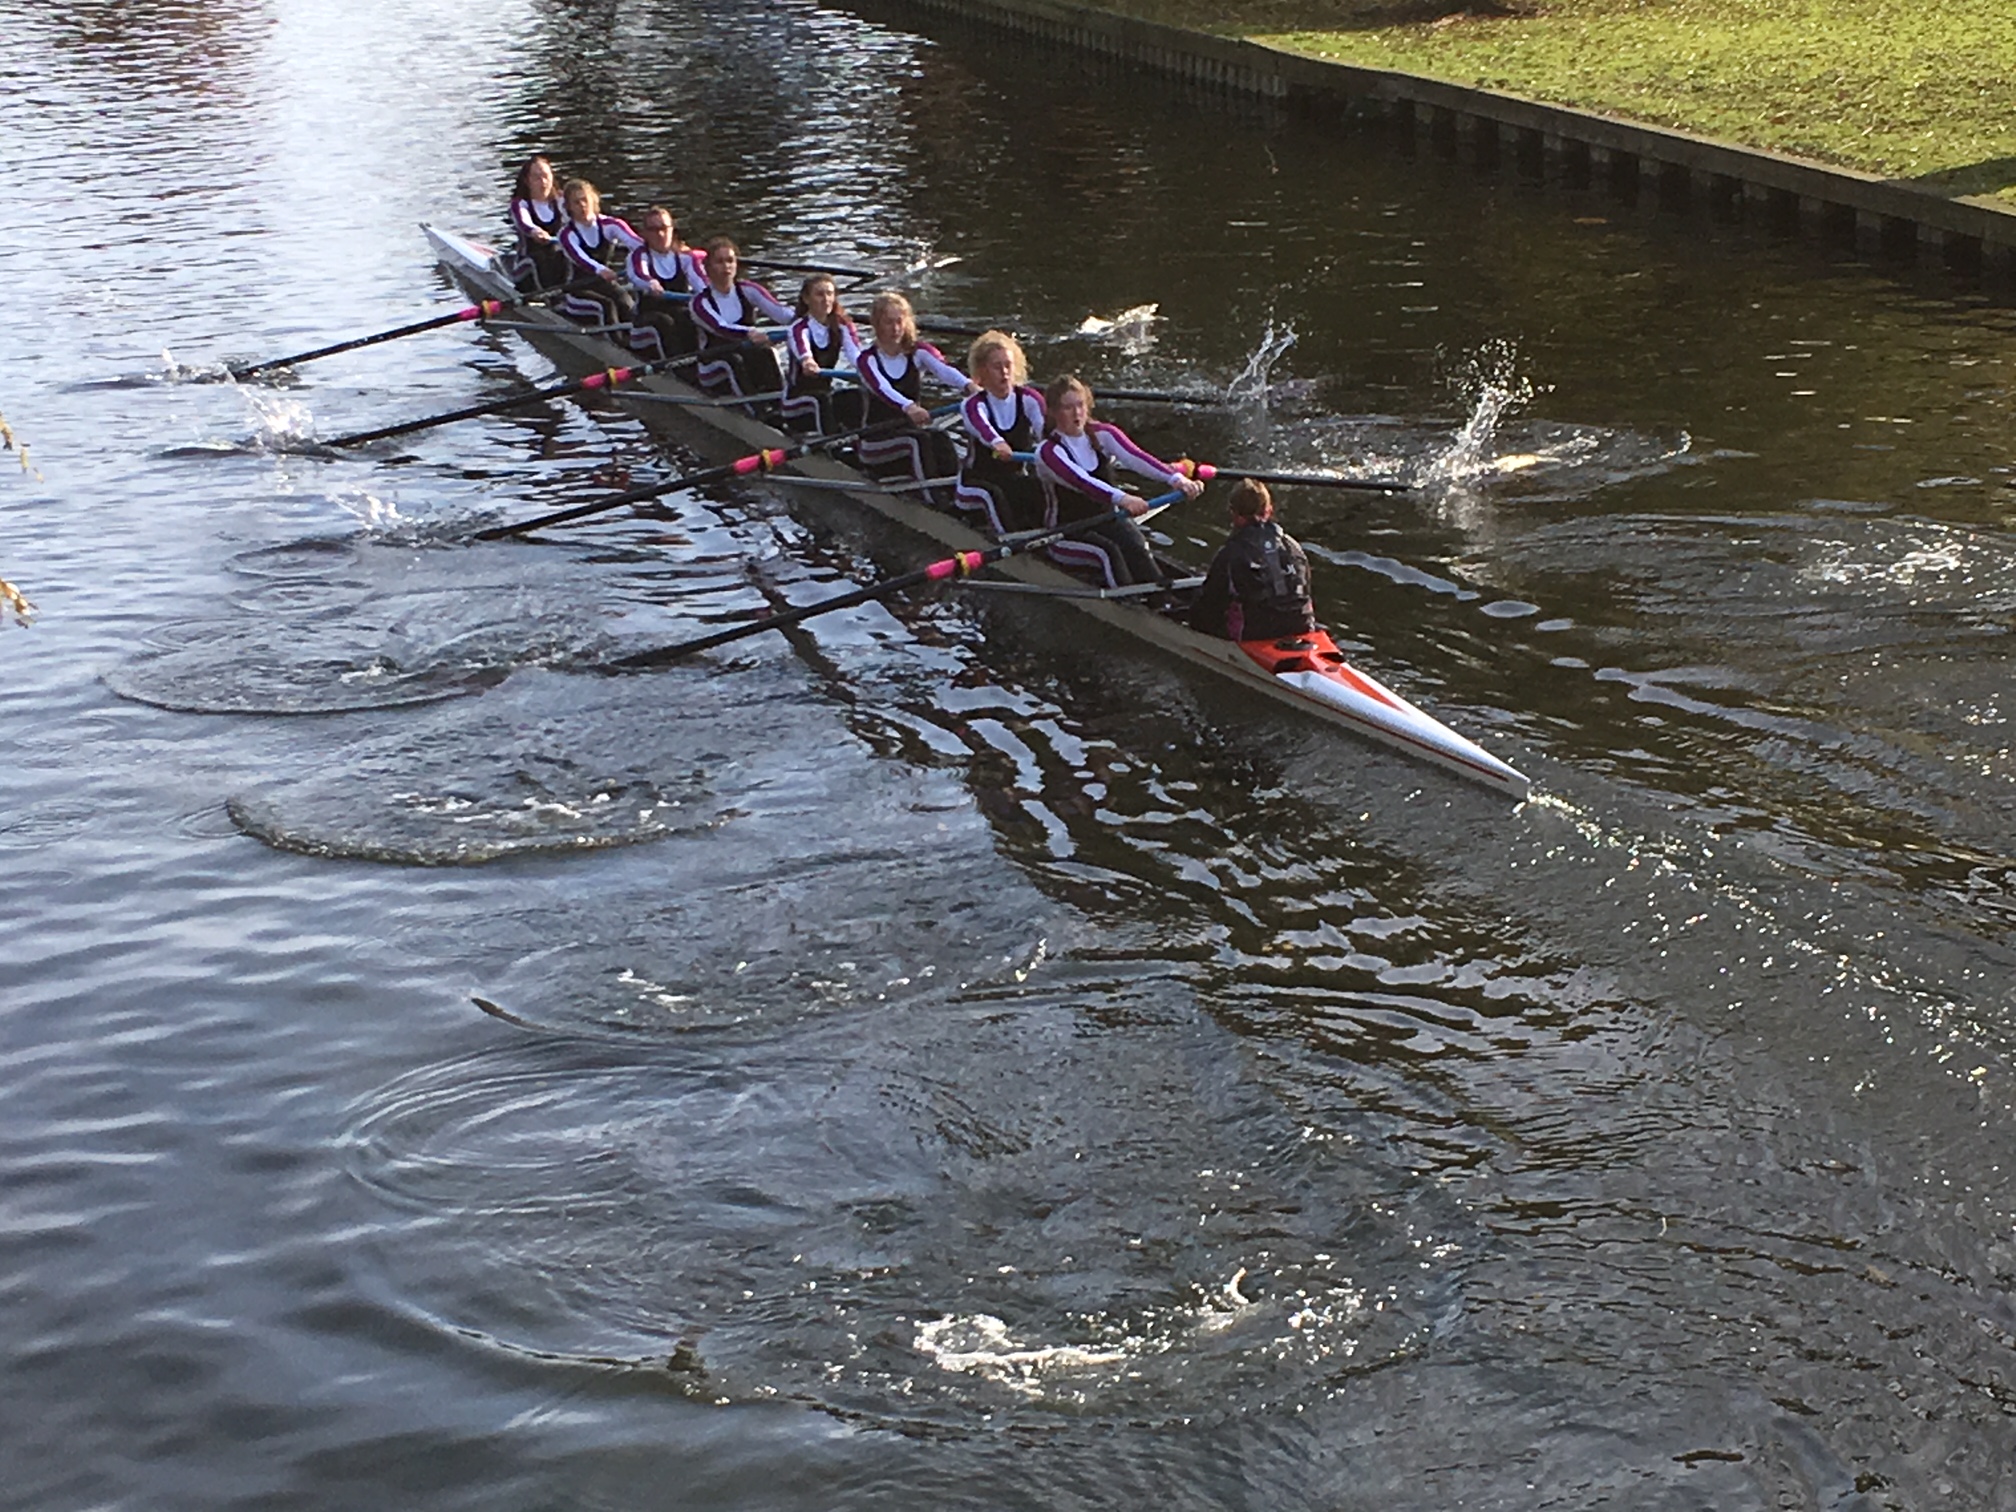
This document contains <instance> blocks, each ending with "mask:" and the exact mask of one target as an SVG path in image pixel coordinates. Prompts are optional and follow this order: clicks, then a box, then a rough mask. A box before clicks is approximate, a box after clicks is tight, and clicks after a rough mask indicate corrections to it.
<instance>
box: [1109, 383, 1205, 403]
mask: <svg viewBox="0 0 2016 1512" xmlns="http://www.w3.org/2000/svg"><path fill="white" fill-rule="evenodd" d="M1093 392H1094V393H1096V394H1098V396H1099V397H1100V398H1101V399H1119V400H1127V401H1129V402H1131V403H1135V404H1196V405H1223V404H1226V403H1228V402H1229V401H1228V400H1227V399H1226V397H1225V396H1224V395H1223V394H1183V393H1176V392H1174V391H1171V390H1165V389H1124V388H1107V387H1105V386H1104V385H1103V384H1102V385H1101V386H1099V387H1098V388H1096V389H1095V390H1093Z"/></svg>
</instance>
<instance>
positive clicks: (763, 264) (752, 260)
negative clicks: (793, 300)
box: [742, 257, 882, 279]
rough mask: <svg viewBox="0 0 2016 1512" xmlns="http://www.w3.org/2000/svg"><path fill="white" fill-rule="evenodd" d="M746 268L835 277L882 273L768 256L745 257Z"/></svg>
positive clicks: (867, 275) (865, 275) (743, 260)
mask: <svg viewBox="0 0 2016 1512" xmlns="http://www.w3.org/2000/svg"><path fill="white" fill-rule="evenodd" d="M742 266H743V267H745V268H762V269H764V270H765V271H767V272H771V273H830V274H831V275H832V276H833V277H835V278H854V279H866V278H880V277H881V276H882V275H881V274H880V273H878V272H875V271H873V270H871V269H868V268H842V267H837V266H835V265H834V264H832V263H822V262H778V261H776V260H775V259H773V258H768V257H745V258H743V259H742Z"/></svg>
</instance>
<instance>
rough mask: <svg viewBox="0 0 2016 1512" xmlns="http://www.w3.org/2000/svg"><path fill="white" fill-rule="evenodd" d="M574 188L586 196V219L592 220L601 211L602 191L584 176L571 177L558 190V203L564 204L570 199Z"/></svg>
mask: <svg viewBox="0 0 2016 1512" xmlns="http://www.w3.org/2000/svg"><path fill="white" fill-rule="evenodd" d="M576 189H579V190H580V191H581V193H582V194H583V195H585V196H586V197H587V200H588V219H590V220H594V219H595V218H596V217H597V216H599V215H600V214H601V213H602V191H601V190H599V189H597V188H596V187H595V186H594V185H593V184H591V183H589V182H588V180H586V179H585V178H571V179H569V180H567V185H566V187H565V188H563V189H562V190H561V191H560V203H561V204H563V205H564V204H566V203H567V201H568V200H570V199H572V198H573V197H574V191H575V190H576Z"/></svg>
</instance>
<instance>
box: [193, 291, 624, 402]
mask: <svg viewBox="0 0 2016 1512" xmlns="http://www.w3.org/2000/svg"><path fill="white" fill-rule="evenodd" d="M599 282H600V280H599V279H595V278H577V279H575V280H574V281H573V282H572V283H564V284H560V285H559V286H557V287H555V288H551V289H539V290H537V291H535V292H533V293H531V294H523V295H520V296H518V297H517V298H515V299H486V300H484V301H482V302H481V303H480V304H473V305H470V306H469V307H468V308H466V309H461V310H455V311H452V312H450V313H449V314H446V315H436V316H434V317H433V318H432V319H430V320H416V321H414V322H413V323H412V324H411V325H403V326H394V327H393V328H392V329H391V330H389V331H378V332H376V333H374V334H373V335H370V336H356V337H352V338H351V339H350V340H349V341H339V342H336V343H335V344H334V345H333V346H325V347H317V348H315V350H314V351H312V352H296V353H295V354H294V355H293V356H291V357H274V358H271V359H269V360H267V361H265V362H253V363H248V364H246V365H245V366H244V367H234V368H231V369H229V370H228V372H229V375H230V377H231V378H232V379H233V380H234V381H236V380H239V379H244V378H250V377H251V376H252V375H253V374H255V373H266V372H271V371H272V370H273V369H274V368H284V367H295V366H298V365H299V364H301V363H303V362H313V361H314V360H315V359H316V358H318V357H334V356H335V355H336V354H337V353H338V352H354V351H356V350H357V349H358V348H359V347H367V346H376V345H378V343H380V342H381V341H397V340H398V339H399V338H400V337H401V336H417V335H419V334H420V333H421V332H422V331H438V330H440V329H441V328H442V327H443V326H451V325H455V324H457V323H458V322H460V321H466V320H490V319H493V318H494V317H496V316H498V315H501V314H503V313H504V311H506V310H508V309H513V308H515V307H516V306H518V305H527V304H534V303H537V302H538V301H539V300H542V299H551V298H553V296H554V295H556V294H565V293H567V292H568V291H569V290H572V289H585V288H587V287H589V286H590V285H591V284H595V283H599Z"/></svg>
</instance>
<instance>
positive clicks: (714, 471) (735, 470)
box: [476, 438, 838, 541]
mask: <svg viewBox="0 0 2016 1512" xmlns="http://www.w3.org/2000/svg"><path fill="white" fill-rule="evenodd" d="M836 439H838V438H836ZM800 450H801V448H796V447H794V448H790V449H785V448H782V447H773V448H771V449H770V450H768V451H760V452H755V453H753V454H751V455H750V456H747V457H738V458H736V459H735V460H734V461H733V462H724V463H722V464H721V465H720V466H719V467H710V468H707V469H706V470H705V471H703V472H697V473H687V474H686V475H685V476H684V477H679V478H673V479H671V480H670V481H668V482H664V483H646V484H644V485H643V486H642V487H640V488H626V489H625V490H624V491H623V492H622V493H619V494H611V495H610V496H609V497H608V498H606V499H597V500H596V501H595V502H594V503H592V504H576V505H575V506H573V508H571V509H556V510H554V511H553V512H552V513H551V514H543V515H540V516H539V517H538V518H537V519H534V520H520V521H519V522H518V523H517V524H515V525H492V526H491V527H489V529H487V530H479V531H477V532H476V539H477V540H479V541H502V540H505V539H506V538H508V537H510V536H520V535H529V534H531V533H532V532H533V531H535V530H543V529H545V528H546V527H547V526H548V525H565V524H568V523H569V522H570V521H573V520H585V519H587V518H588V517H589V516H590V515H598V514H603V513H606V512H607V511H609V510H611V509H621V508H622V507H623V506H624V505H626V504H642V503H643V502H645V501H646V500H647V499H656V498H659V497H661V496H662V495H665V494H668V493H676V492H677V491H678V490H680V489H682V488H701V487H704V486H705V485H706V484H709V483H721V482H725V481H726V480H727V479H729V478H733V477H738V476H740V475H742V474H744V473H752V472H758V471H762V470H765V469H768V468H772V467H776V466H778V465H779V464H781V463H784V462H788V461H789V460H790V459H791V458H792V456H793V455H795V454H797V452H798V451H800Z"/></svg>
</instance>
